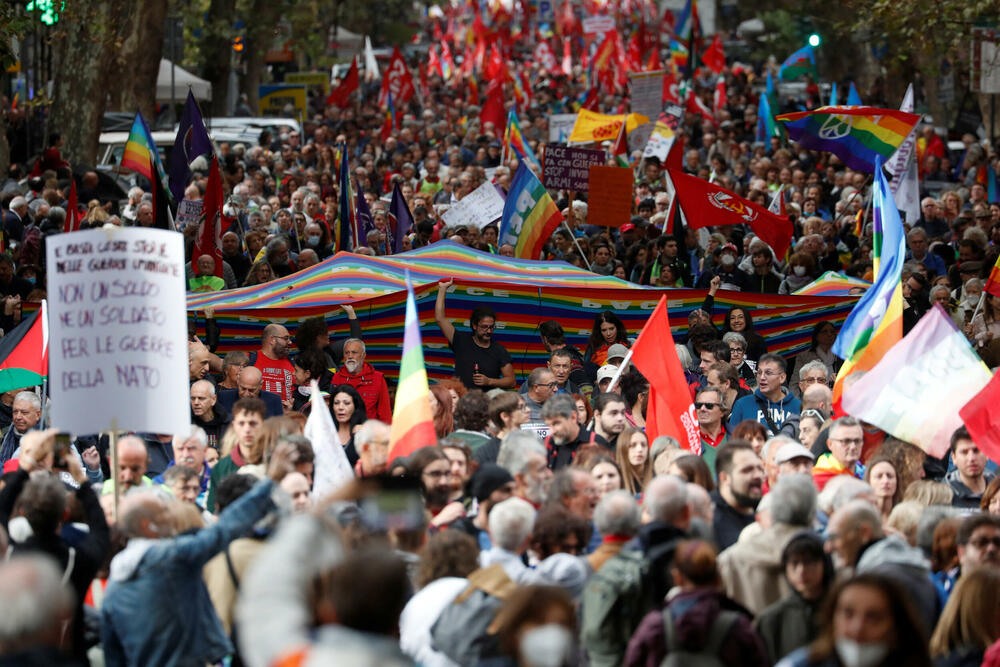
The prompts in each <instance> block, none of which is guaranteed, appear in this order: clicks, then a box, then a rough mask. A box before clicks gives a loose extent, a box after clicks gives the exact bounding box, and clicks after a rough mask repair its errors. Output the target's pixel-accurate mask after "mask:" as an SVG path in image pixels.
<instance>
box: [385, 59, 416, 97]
mask: <svg viewBox="0 0 1000 667" xmlns="http://www.w3.org/2000/svg"><path fill="white" fill-rule="evenodd" d="M415 91H416V89H415V88H414V86H413V77H412V76H411V75H410V70H409V68H407V66H406V61H405V60H403V54H401V53H400V52H399V47H394V48H393V50H392V59H391V60H390V61H389V67H388V68H387V69H386V71H385V74H383V75H382V92H381V93H380V94H379V98H378V105H379V106H380V107H384V106H386V104H387V103H388V100H389V94H390V93H391V94H392V99H393V101H394V102H395V103H396V104H397V105H398V106H399V108H400V109H405V107H406V104H407V102H409V101H410V98H411V97H413V93H414V92H415Z"/></svg>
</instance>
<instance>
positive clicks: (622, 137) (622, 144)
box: [611, 123, 628, 162]
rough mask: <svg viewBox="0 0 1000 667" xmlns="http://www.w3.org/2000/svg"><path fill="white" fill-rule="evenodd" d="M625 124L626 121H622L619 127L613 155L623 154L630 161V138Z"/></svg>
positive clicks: (613, 146) (612, 148) (612, 147)
mask: <svg viewBox="0 0 1000 667" xmlns="http://www.w3.org/2000/svg"><path fill="white" fill-rule="evenodd" d="M625 125H626V123H622V124H621V127H620V128H619V129H618V137H617V138H616V139H615V143H614V145H612V146H611V157H618V156H619V155H621V156H622V158H624V160H625V161H626V162H628V138H627V136H626V133H625Z"/></svg>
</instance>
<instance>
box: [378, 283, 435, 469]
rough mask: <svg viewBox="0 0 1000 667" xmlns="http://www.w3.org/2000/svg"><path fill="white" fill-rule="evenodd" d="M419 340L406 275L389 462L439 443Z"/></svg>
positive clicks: (414, 301)
mask: <svg viewBox="0 0 1000 667" xmlns="http://www.w3.org/2000/svg"><path fill="white" fill-rule="evenodd" d="M430 393H431V392H430V389H428V388H427V369H426V367H425V366H424V352H423V346H422V345H421V343H420V320H419V319H418V318H417V301H416V299H415V298H414V296H413V285H412V284H411V283H410V274H409V272H407V274H406V318H405V320H404V323H403V358H402V361H401V362H400V364H399V386H398V387H397V389H396V403H395V405H394V406H393V410H392V431H391V435H390V436H389V461H392V460H393V459H395V458H399V457H402V456H409V455H410V454H412V453H413V452H415V451H416V450H418V449H420V448H421V447H427V446H428V445H435V444H437V433H436V432H435V431H434V415H432V414H431V404H430V399H429V394H430Z"/></svg>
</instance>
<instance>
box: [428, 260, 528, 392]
mask: <svg viewBox="0 0 1000 667" xmlns="http://www.w3.org/2000/svg"><path fill="white" fill-rule="evenodd" d="M453 282H454V279H451V278H449V279H448V281H447V282H442V283H438V294H437V301H436V302H435V304H434V319H435V320H436V321H437V323H438V326H439V327H441V333H443V334H444V337H445V338H446V339H447V340H448V344H449V345H450V346H451V349H452V351H453V352H454V353H455V375H456V376H458V379H459V380H461V381H462V384H464V385H465V386H466V387H468V388H469V389H483V390H484V391H485V390H488V389H492V388H493V387H499V388H500V389H513V388H514V386H515V382H514V364H513V362H512V361H511V358H510V353H508V352H507V349H506V348H505V347H504V346H503V345H501V344H500V343H498V342H496V341H495V340H493V330H494V329H495V328H496V313H494V312H493V309H492V308H489V307H488V306H480V307H479V308H476V309H475V310H473V311H472V314H471V315H470V316H469V324H470V325H471V328H472V332H471V333H470V332H467V331H456V330H455V326H454V325H453V324H452V323H451V321H450V320H449V319H448V318H447V316H446V315H445V304H444V300H445V294H446V293H447V291H448V288H449V287H451V285H452V283H453Z"/></svg>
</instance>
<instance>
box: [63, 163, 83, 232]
mask: <svg viewBox="0 0 1000 667" xmlns="http://www.w3.org/2000/svg"><path fill="white" fill-rule="evenodd" d="M81 222H82V220H81V218H80V204H79V203H78V202H77V200H76V179H75V178H73V175H72V174H70V178H69V200H68V201H67V202H66V221H65V222H64V223H63V231H64V232H75V231H77V230H79V229H80V224H81Z"/></svg>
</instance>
